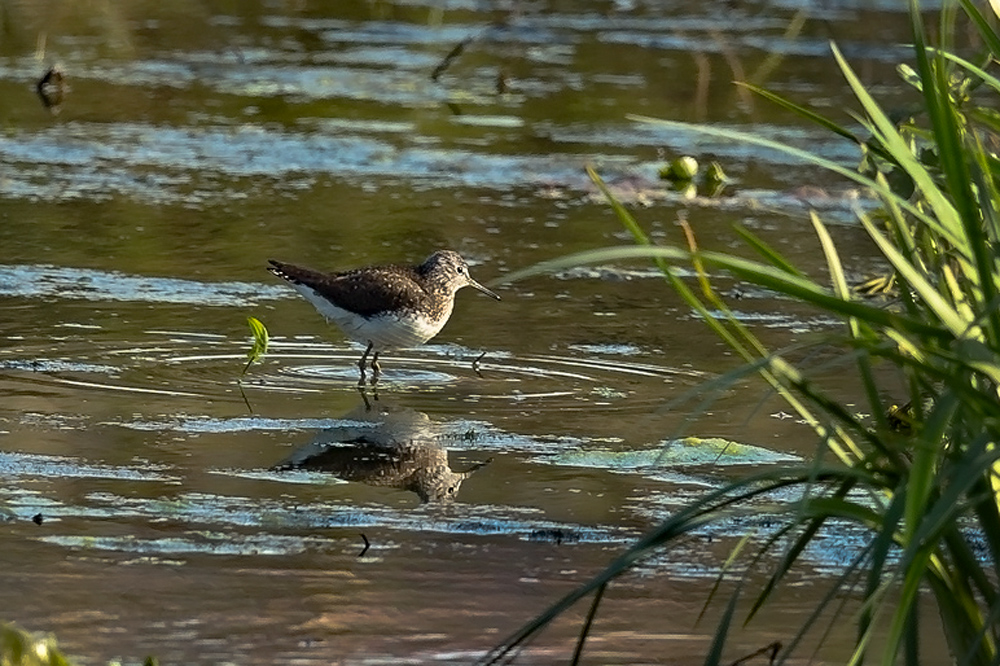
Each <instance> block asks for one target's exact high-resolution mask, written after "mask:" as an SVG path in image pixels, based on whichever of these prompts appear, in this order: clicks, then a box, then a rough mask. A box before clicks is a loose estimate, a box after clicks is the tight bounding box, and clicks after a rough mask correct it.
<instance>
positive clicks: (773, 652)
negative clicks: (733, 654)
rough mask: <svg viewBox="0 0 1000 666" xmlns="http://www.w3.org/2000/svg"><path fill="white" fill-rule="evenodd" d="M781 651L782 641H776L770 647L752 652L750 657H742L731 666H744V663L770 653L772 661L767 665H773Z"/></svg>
mask: <svg viewBox="0 0 1000 666" xmlns="http://www.w3.org/2000/svg"><path fill="white" fill-rule="evenodd" d="M779 650H781V641H774V642H773V643H771V644H770V645H765V646H764V647H762V648H761V649H759V650H757V651H756V652H751V653H750V654H748V655H746V656H744V657H740V658H739V659H737V660H736V661H734V662H733V663H732V664H730V665H729V666H740V664H744V663H746V662H748V661H750V660H751V659H753V658H754V657H757V656H760V655H762V654H767V653H768V652H770V653H771V657H770V659H769V660H768V662H767V663H769V664H773V663H774V660H775V659H776V658H777V657H778V651H779Z"/></svg>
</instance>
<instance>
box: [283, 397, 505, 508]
mask: <svg viewBox="0 0 1000 666" xmlns="http://www.w3.org/2000/svg"><path fill="white" fill-rule="evenodd" d="M378 416H379V417H381V418H382V420H374V418H377V417H375V416H374V415H372V414H371V413H370V412H367V410H366V412H365V413H364V415H363V416H361V417H359V418H358V420H357V421H355V420H351V419H352V417H351V416H347V417H345V418H346V419H347V421H346V423H345V425H343V426H336V427H333V428H327V429H324V430H321V431H320V432H319V433H317V435H316V436H315V437H314V438H313V441H312V442H310V443H309V444H307V445H306V446H304V447H302V448H300V449H298V450H297V451H295V452H294V453H292V454H291V455H290V456H288V457H287V458H285V459H284V460H282V461H281V462H279V463H277V464H276V465H274V469H276V470H289V469H304V470H311V471H320V472H329V473H330V474H333V475H334V476H336V477H338V478H340V479H343V480H345V481H357V482H360V483H365V484H368V485H370V486H378V487H385V488H397V489H400V490H408V491H411V492H414V493H416V494H417V496H419V497H420V500H421V502H441V501H450V500H453V499H455V497H456V496H457V495H458V490H459V488H460V487H461V486H462V482H463V481H465V479H467V478H469V476H471V475H472V474H473V473H474V472H475V471H476V470H478V469H480V468H482V467H484V466H485V465H487V464H489V463H490V462H491V460H492V459H489V460H486V461H485V462H480V463H476V464H474V465H473V466H472V467H470V468H469V469H467V470H465V471H461V472H458V471H455V470H453V469H451V466H450V465H449V463H448V451H447V450H446V449H445V448H444V446H443V445H442V440H443V439H444V438H445V437H444V436H443V434H442V432H441V428H440V427H439V426H437V425H436V424H434V423H433V422H432V421H431V420H430V418H428V416H427V415H426V414H423V413H421V412H416V411H412V410H407V411H403V412H394V413H382V414H380V415H378Z"/></svg>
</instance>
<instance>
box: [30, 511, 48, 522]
mask: <svg viewBox="0 0 1000 666" xmlns="http://www.w3.org/2000/svg"><path fill="white" fill-rule="evenodd" d="M43 520H45V516H43V515H42V514H40V513H36V514H35V515H34V516H32V517H31V522H33V523H34V524H36V525H41V524H42V521H43Z"/></svg>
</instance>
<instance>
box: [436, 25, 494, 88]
mask: <svg viewBox="0 0 1000 666" xmlns="http://www.w3.org/2000/svg"><path fill="white" fill-rule="evenodd" d="M481 34H482V33H479V34H478V35H472V36H470V37H466V38H465V39H463V40H462V41H460V42H459V43H458V44H455V47H454V48H452V50H451V51H448V55H446V56H445V57H444V59H443V60H442V61H441V62H439V63H438V66H437V67H435V68H434V71H433V72H431V81H437V80H438V77H440V76H441V75H442V74H444V72H445V70H446V69H448V67H449V66H451V62H452V61H453V60H455V58H457V57H458V56H460V55H462V51H464V50H465V47H466V46H468V45H469V44H471V43H472V42H474V41H476V40H477V39H479V37H480V35H481Z"/></svg>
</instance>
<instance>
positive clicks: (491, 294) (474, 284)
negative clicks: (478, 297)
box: [469, 278, 500, 301]
mask: <svg viewBox="0 0 1000 666" xmlns="http://www.w3.org/2000/svg"><path fill="white" fill-rule="evenodd" d="M469 286H470V287H475V288H476V289H478V290H479V291H481V292H483V293H484V294H486V295H487V296H492V297H493V298H495V299H497V300H498V301H499V300H500V297H499V296H498V295H497V294H495V293H494V292H492V291H490V290H489V289H487V288H486V287H484V286H483V285H481V284H479V283H478V282H476V281H475V280H473V279H472V278H469Z"/></svg>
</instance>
